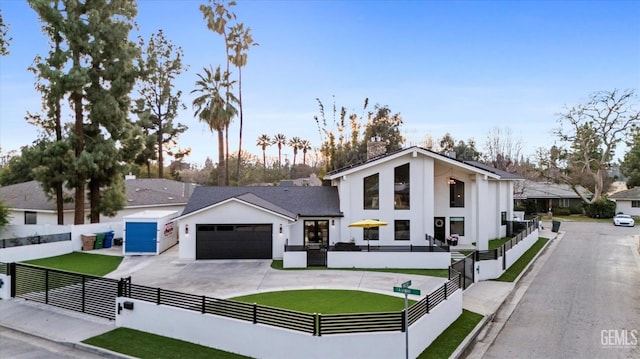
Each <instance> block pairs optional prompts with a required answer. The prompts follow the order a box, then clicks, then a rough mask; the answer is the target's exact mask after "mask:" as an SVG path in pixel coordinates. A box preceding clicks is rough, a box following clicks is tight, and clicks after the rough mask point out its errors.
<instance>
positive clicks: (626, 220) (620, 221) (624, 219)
mask: <svg viewBox="0 0 640 359" xmlns="http://www.w3.org/2000/svg"><path fill="white" fill-rule="evenodd" d="M613 225H615V226H628V227H633V226H635V225H636V223H635V221H634V220H633V218H632V217H631V216H630V215H628V214H616V216H615V217H613Z"/></svg>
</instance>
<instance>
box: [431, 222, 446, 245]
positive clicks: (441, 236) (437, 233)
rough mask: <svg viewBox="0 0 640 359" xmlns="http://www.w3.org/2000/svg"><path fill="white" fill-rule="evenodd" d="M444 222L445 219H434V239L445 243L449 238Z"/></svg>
mask: <svg viewBox="0 0 640 359" xmlns="http://www.w3.org/2000/svg"><path fill="white" fill-rule="evenodd" d="M444 220H445V217H434V218H433V237H434V238H435V239H438V240H441V241H443V242H444V240H445V238H446V236H447V232H446V227H445V225H444Z"/></svg>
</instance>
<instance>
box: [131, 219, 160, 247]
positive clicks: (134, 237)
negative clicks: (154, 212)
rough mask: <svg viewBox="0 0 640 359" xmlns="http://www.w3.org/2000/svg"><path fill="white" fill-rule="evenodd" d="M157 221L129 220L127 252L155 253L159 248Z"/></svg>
mask: <svg viewBox="0 0 640 359" xmlns="http://www.w3.org/2000/svg"><path fill="white" fill-rule="evenodd" d="M156 228H157V223H156V222H127V223H126V225H125V230H126V231H127V237H126V243H125V248H124V251H125V253H155V252H156V248H157V243H156V240H157V239H158V232H157V231H156Z"/></svg>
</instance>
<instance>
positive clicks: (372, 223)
mask: <svg viewBox="0 0 640 359" xmlns="http://www.w3.org/2000/svg"><path fill="white" fill-rule="evenodd" d="M387 224H388V223H387V222H383V221H378V220H376V219H363V220H361V221H357V222H353V223H351V224H350V225H349V227H358V228H373V227H382V226H386V225H387Z"/></svg>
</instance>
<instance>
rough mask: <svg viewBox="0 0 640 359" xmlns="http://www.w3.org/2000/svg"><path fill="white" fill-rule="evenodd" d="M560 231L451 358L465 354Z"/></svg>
mask: <svg viewBox="0 0 640 359" xmlns="http://www.w3.org/2000/svg"><path fill="white" fill-rule="evenodd" d="M560 233H562V236H564V232H562V231H558V232H557V233H556V236H555V237H553V238H549V241H547V243H545V245H544V247H542V248H540V250H539V251H538V253H537V254H536V255H535V257H533V259H532V260H531V261H530V262H529V264H528V265H527V266H526V267H525V268H524V269H523V270H522V272H521V273H520V274H519V275H518V277H516V279H515V280H514V281H513V282H512V283H513V287H512V288H511V291H510V292H509V294H507V296H506V297H505V298H504V300H503V301H502V302H501V303H500V304H498V305H497V306H496V308H495V309H494V310H493V311H492V312H491V313H490V314H487V315H485V316H484V317H483V318H482V319H481V320H480V322H479V323H478V324H477V325H476V326H475V327H474V328H473V330H472V331H471V333H469V335H467V336H466V338H465V339H464V340H463V341H462V343H460V345H458V347H457V348H456V350H454V351H453V353H451V356H450V357H449V358H454V359H458V358H461V356H462V354H464V353H465V352H466V351H467V349H469V347H470V346H471V343H473V341H474V340H475V339H476V338H477V337H478V335H479V334H480V332H482V330H483V329H485V327H486V326H487V324H489V323H491V322H492V321H493V319H494V318H495V316H496V314H497V313H498V311H500V308H502V306H503V305H504V303H505V302H506V300H507V298H509V296H510V295H511V294H512V293H513V292H514V290H515V289H516V287H517V286H518V283H519V282H520V279H521V278H522V277H523V276H524V275H525V274H526V273H527V272H528V271H529V269H530V267H531V266H532V265H533V264H534V263H535V262H536V261H537V260H538V257H540V256H541V255H542V253H543V252H544V250H545V249H546V248H547V247H548V246H549V245H550V244H551V243H552V242H553V241H555V240H558V237H560V239H562V236H560ZM538 239H540V235H538ZM509 316H511V315H509ZM507 319H508V318H507Z"/></svg>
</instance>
